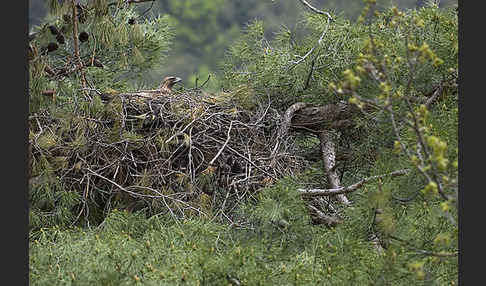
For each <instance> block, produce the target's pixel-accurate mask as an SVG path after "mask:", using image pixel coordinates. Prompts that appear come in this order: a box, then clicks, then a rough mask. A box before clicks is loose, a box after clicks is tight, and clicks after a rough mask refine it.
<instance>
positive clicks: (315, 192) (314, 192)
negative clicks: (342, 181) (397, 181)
mask: <svg viewBox="0 0 486 286" xmlns="http://www.w3.org/2000/svg"><path fill="white" fill-rule="evenodd" d="M407 173H408V170H407V169H404V170H398V171H394V172H391V173H388V174H383V175H378V176H372V177H368V178H365V179H363V180H361V181H359V182H357V183H355V184H352V185H350V186H347V187H339V188H335V189H299V192H300V193H301V194H302V195H303V196H309V197H314V196H332V195H338V194H346V193H351V192H354V191H356V190H357V189H359V188H360V187H361V186H363V185H364V184H366V183H368V182H370V181H373V180H377V179H381V178H384V177H389V176H390V177H396V176H401V175H405V174H407Z"/></svg>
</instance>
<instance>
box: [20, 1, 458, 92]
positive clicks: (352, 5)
mask: <svg viewBox="0 0 486 286" xmlns="http://www.w3.org/2000/svg"><path fill="white" fill-rule="evenodd" d="M47 2H48V1H47V0H29V4H30V5H29V28H30V29H31V30H32V29H33V28H34V27H35V26H36V25H40V23H41V22H42V21H43V19H44V18H45V17H46V14H47V11H48V10H47V8H46V7H47ZM309 2H310V3H311V4H312V5H314V6H315V7H318V8H319V9H322V10H327V11H329V12H331V13H332V14H335V15H344V16H345V17H347V18H349V19H351V20H353V21H354V20H356V18H357V17H358V16H359V13H360V12H361V10H362V8H363V5H364V4H363V1H356V0H312V1H309ZM438 2H440V3H439V6H440V7H446V6H450V5H454V4H457V0H441V1H438ZM377 3H378V7H381V8H385V7H388V6H390V5H396V6H397V7H399V8H414V7H422V6H423V5H425V4H426V3H427V0H379V1H377ZM137 7H138V9H139V11H140V12H142V13H144V17H148V18H152V17H154V16H157V15H169V17H170V20H171V21H172V23H173V24H174V25H173V26H175V27H177V29H176V31H174V32H175V33H176V35H175V38H174V41H173V46H172V49H171V51H170V55H169V56H170V58H169V60H168V61H167V62H166V63H164V64H163V65H159V66H156V67H155V68H153V69H152V70H150V71H148V72H146V73H145V74H144V75H143V76H141V77H140V78H143V81H144V82H143V83H142V84H144V85H150V86H153V85H157V84H158V83H159V82H160V79H161V78H163V77H164V76H166V75H177V76H180V77H182V78H183V79H184V85H185V86H186V87H193V86H194V85H195V83H196V79H198V83H199V84H201V83H202V82H204V81H205V80H206V79H207V77H208V75H209V74H211V80H210V81H209V82H208V84H207V86H206V88H207V89H209V90H217V89H220V87H221V84H220V82H219V78H220V76H219V74H218V70H219V65H220V64H221V62H222V60H223V58H224V56H225V53H226V51H227V49H228V47H229V46H230V45H231V43H233V42H234V41H235V40H236V39H237V38H239V37H240V36H241V34H242V31H243V29H242V28H244V27H246V26H247V24H249V23H251V22H253V21H254V20H261V21H262V23H263V28H264V31H265V38H266V39H268V40H269V41H271V40H272V38H273V36H274V34H275V33H276V32H277V31H278V30H279V29H281V28H285V29H288V30H290V31H291V32H292V34H293V35H297V36H298V35H302V34H303V33H305V30H304V28H303V25H300V23H302V21H303V19H302V18H301V16H299V15H302V11H303V10H304V9H305V8H304V6H303V5H301V4H300V3H299V1H296V0H245V1H238V0H212V1H207V0H155V1H153V2H147V3H143V4H139V5H137ZM137 84H138V85H140V84H141V83H137Z"/></svg>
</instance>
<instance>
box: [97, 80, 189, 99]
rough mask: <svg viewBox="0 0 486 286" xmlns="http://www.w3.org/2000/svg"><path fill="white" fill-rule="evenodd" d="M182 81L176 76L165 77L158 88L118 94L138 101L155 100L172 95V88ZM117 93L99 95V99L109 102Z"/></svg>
mask: <svg viewBox="0 0 486 286" xmlns="http://www.w3.org/2000/svg"><path fill="white" fill-rule="evenodd" d="M181 81H182V79H181V78H180V77H176V76H167V77H165V78H164V80H163V81H162V83H161V84H160V86H159V88H157V89H151V90H141V91H139V92H134V93H127V94H120V95H124V96H129V97H134V96H135V97H137V96H138V97H139V99H143V98H152V99H156V98H157V97H159V96H167V95H170V94H171V93H172V87H173V86H174V85H175V84H176V83H179V82H181ZM116 94H117V93H116V92H115V91H110V92H108V93H104V94H101V99H102V100H104V101H109V100H111V99H112V98H113V96H114V95H116Z"/></svg>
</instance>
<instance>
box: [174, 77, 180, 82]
mask: <svg viewBox="0 0 486 286" xmlns="http://www.w3.org/2000/svg"><path fill="white" fill-rule="evenodd" d="M181 81H182V78H180V77H176V78H175V80H174V83H178V82H181Z"/></svg>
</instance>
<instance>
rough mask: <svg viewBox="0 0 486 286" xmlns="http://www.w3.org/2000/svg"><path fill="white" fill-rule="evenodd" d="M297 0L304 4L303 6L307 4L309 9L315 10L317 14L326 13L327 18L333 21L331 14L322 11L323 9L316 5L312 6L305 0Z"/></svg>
mask: <svg viewBox="0 0 486 286" xmlns="http://www.w3.org/2000/svg"><path fill="white" fill-rule="evenodd" d="M299 1H300V3H302V4H304V5H305V6H307V8H309V9H311V10H312V11H314V12H316V13H317V14H321V15H326V16H327V18H328V19H329V20H331V21H334V19H333V18H332V16H331V14H329V13H328V12H324V11H321V10H319V9H317V8H316V7H314V6H312V5H311V4H309V3H308V2H307V1H305V0H299Z"/></svg>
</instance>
